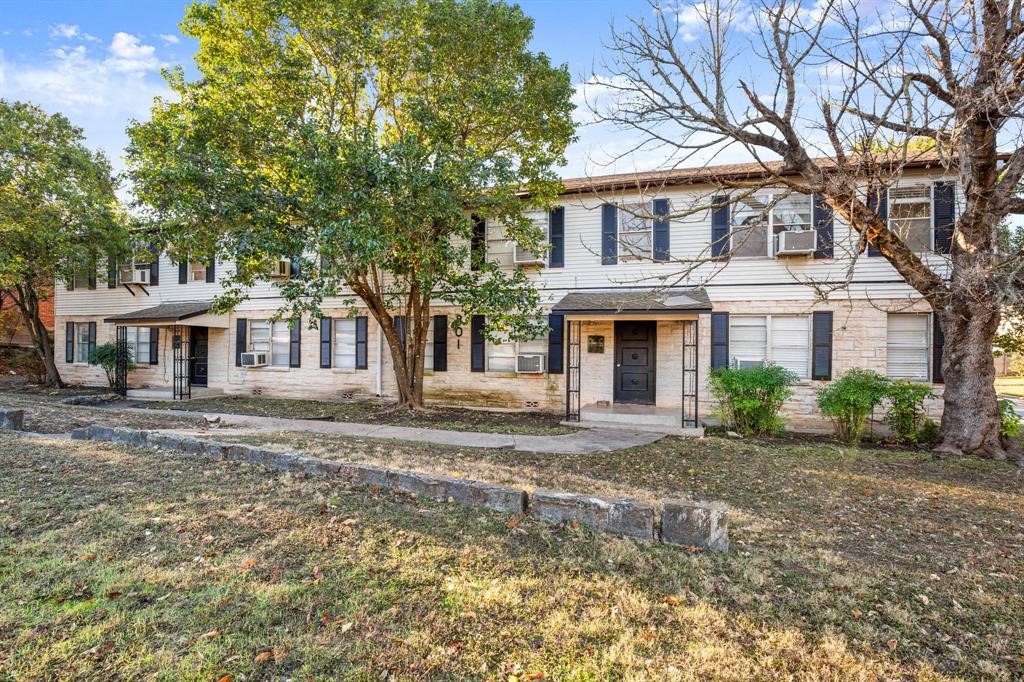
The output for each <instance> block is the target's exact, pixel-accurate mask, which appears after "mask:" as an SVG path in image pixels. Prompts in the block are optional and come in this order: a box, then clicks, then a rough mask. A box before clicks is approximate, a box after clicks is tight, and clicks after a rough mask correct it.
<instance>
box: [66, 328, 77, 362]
mask: <svg viewBox="0 0 1024 682" xmlns="http://www.w3.org/2000/svg"><path fill="white" fill-rule="evenodd" d="M74 361H75V323H74V322H66V323H65V324H64V362H66V363H68V364H69V365H70V364H71V363H72V362H74Z"/></svg>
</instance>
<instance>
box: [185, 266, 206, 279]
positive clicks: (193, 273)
mask: <svg viewBox="0 0 1024 682" xmlns="http://www.w3.org/2000/svg"><path fill="white" fill-rule="evenodd" d="M188 281H190V282H205V281H206V265H205V264H204V263H189V264H188Z"/></svg>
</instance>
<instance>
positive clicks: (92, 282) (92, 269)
mask: <svg viewBox="0 0 1024 682" xmlns="http://www.w3.org/2000/svg"><path fill="white" fill-rule="evenodd" d="M88 286H89V288H90V289H95V288H96V264H95V263H93V264H92V265H90V266H89V283H88Z"/></svg>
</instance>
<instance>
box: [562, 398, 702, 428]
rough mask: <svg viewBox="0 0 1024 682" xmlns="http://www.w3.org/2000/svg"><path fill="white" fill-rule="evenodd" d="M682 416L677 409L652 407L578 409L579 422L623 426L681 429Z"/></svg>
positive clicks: (595, 406)
mask: <svg viewBox="0 0 1024 682" xmlns="http://www.w3.org/2000/svg"><path fill="white" fill-rule="evenodd" d="M682 420H683V415H682V412H681V411H680V409H679V408H678V407H656V406H654V405H622V404H617V403H612V404H610V405H597V404H590V405H584V406H583V407H581V408H580V421H588V422H603V423H605V424H623V425H625V426H668V427H675V428H681V427H682V425H683V423H682Z"/></svg>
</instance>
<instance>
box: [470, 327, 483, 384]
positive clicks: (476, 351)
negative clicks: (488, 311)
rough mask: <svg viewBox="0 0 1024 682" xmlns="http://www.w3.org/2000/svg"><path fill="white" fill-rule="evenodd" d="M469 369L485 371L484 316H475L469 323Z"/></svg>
mask: <svg viewBox="0 0 1024 682" xmlns="http://www.w3.org/2000/svg"><path fill="white" fill-rule="evenodd" d="M469 348H470V352H469V369H470V371H471V372H482V371H484V316H483V315H474V316H473V318H472V319H471V320H470V323H469Z"/></svg>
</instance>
